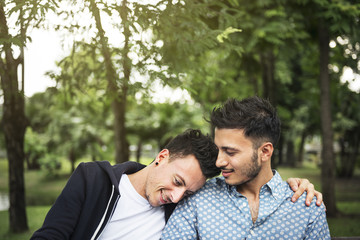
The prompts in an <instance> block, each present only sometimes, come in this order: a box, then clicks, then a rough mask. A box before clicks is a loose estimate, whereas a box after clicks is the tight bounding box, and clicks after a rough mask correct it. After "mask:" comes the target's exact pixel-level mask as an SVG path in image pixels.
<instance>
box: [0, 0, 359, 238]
mask: <svg viewBox="0 0 360 240" xmlns="http://www.w3.org/2000/svg"><path fill="white" fill-rule="evenodd" d="M359 21H360V3H359V1H357V0H337V1H330V0H293V1H286V0H271V1H270V0H251V1H248V0H201V1H200V0H199V1H194V0H179V1H176V0H174V1H156V0H152V1H151V0H148V1H140V0H139V1H135V0H132V1H130V0H121V1H111V0H81V1H75V0H62V1H60V0H2V1H1V2H0V78H1V88H0V222H1V223H2V224H0V238H1V239H27V238H29V237H30V236H31V234H32V232H34V231H35V230H36V229H38V228H39V227H40V226H41V224H42V222H43V220H44V217H45V215H46V213H47V211H48V210H49V208H50V207H51V205H52V204H53V203H54V201H55V199H56V197H57V196H58V195H59V193H60V192H61V190H62V188H63V187H64V185H65V183H66V181H67V179H68V178H69V176H70V174H71V173H72V171H73V170H74V168H76V166H77V165H78V164H79V163H80V162H86V161H102V160H106V161H110V162H112V163H113V164H116V163H121V162H124V161H128V160H131V161H138V162H141V163H144V164H148V163H149V162H151V161H152V159H153V158H154V157H155V156H156V154H157V153H158V151H159V150H160V149H161V148H162V147H163V146H164V145H165V144H166V143H167V142H168V141H169V140H170V139H171V137H173V136H175V135H176V134H178V133H180V132H182V131H184V130H186V129H187V128H199V129H201V130H202V131H203V132H205V133H208V134H210V135H211V134H212V132H213V131H212V129H211V128H210V126H209V124H208V123H207V122H206V118H207V117H208V116H209V113H210V111H211V110H212V109H213V108H214V107H215V106H218V105H219V104H221V103H222V102H224V101H225V100H226V99H228V98H230V97H233V98H238V99H241V98H245V97H249V96H253V95H258V96H261V97H264V98H267V99H269V100H270V101H271V102H272V104H274V105H275V106H276V107H277V109H278V113H279V115H280V117H281V120H282V136H281V141H280V143H279V145H278V146H277V148H276V154H275V156H274V158H273V159H272V163H273V167H274V168H276V169H277V170H278V171H279V172H280V174H281V175H282V177H283V179H286V178H288V177H303V178H308V179H309V180H310V181H311V182H312V183H314V185H315V188H316V189H317V190H319V191H321V192H322V193H323V195H324V202H325V204H326V207H327V216H328V222H329V226H330V232H331V235H332V236H333V237H335V236H360V229H359V225H360V157H359V153H360V152H359V151H360V75H359V72H360V61H359V58H360V54H359V53H360V22H359Z"/></svg>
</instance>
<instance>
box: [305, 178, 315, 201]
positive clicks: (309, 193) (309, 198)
mask: <svg viewBox="0 0 360 240" xmlns="http://www.w3.org/2000/svg"><path fill="white" fill-rule="evenodd" d="M306 191H307V195H306V201H305V204H306V206H310V203H311V201H312V200H313V198H314V194H315V188H314V185H313V184H312V183H310V184H309V185H308V187H307V189H306Z"/></svg>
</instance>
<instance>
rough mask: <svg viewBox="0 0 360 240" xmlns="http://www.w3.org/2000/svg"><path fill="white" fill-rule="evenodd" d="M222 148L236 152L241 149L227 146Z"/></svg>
mask: <svg viewBox="0 0 360 240" xmlns="http://www.w3.org/2000/svg"><path fill="white" fill-rule="evenodd" d="M220 149H222V150H231V151H234V152H239V151H240V150H239V149H237V148H233V147H227V146H222V147H220Z"/></svg>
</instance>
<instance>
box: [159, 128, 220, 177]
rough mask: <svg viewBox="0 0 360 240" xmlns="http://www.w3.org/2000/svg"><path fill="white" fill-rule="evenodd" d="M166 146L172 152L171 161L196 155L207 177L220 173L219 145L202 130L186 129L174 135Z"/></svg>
mask: <svg viewBox="0 0 360 240" xmlns="http://www.w3.org/2000/svg"><path fill="white" fill-rule="evenodd" d="M165 148H166V149H168V150H169V152H170V161H171V160H173V159H175V158H182V157H186V156H189V155H194V156H195V158H196V159H197V160H198V161H199V164H200V168H201V171H202V173H203V175H204V176H205V177H206V178H212V177H215V176H217V175H219V174H220V169H219V168H217V167H216V165H215V163H216V159H217V155H218V150H217V147H216V145H215V144H214V142H213V140H212V139H211V138H210V137H209V136H208V135H204V134H202V133H201V131H200V130H194V129H188V130H186V131H185V132H183V133H181V134H179V135H177V136H176V137H174V138H173V139H172V140H171V141H170V142H169V143H168V144H167V145H166V146H165Z"/></svg>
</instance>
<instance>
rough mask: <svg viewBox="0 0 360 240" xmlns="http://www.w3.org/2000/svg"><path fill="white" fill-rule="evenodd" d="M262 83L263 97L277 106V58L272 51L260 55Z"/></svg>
mask: <svg viewBox="0 0 360 240" xmlns="http://www.w3.org/2000/svg"><path fill="white" fill-rule="evenodd" d="M260 58H261V60H260V61H261V70H262V82H263V97H264V98H267V99H269V101H270V102H271V103H272V104H273V105H274V106H276V98H275V89H274V87H275V57H274V54H273V52H272V51H267V52H265V53H262V54H260Z"/></svg>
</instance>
